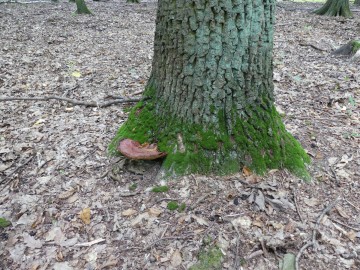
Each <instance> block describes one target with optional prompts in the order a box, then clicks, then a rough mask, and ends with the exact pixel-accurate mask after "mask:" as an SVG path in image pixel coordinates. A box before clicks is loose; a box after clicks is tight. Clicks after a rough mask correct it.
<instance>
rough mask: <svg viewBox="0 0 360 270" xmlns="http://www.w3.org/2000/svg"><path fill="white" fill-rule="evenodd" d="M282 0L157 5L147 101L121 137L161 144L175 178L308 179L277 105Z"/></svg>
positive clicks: (302, 157)
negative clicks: (252, 174)
mask: <svg viewBox="0 0 360 270" xmlns="http://www.w3.org/2000/svg"><path fill="white" fill-rule="evenodd" d="M274 9H275V0H237V1H236V0H235V1H223V0H212V1H205V0H201V1H187V0H183V1H166V0H163V1H161V0H160V1H159V2H158V11H157V20H156V32H155V42H154V59H153V65H152V73H151V77H150V79H149V82H148V85H147V87H146V91H145V96H146V97H148V98H149V100H148V101H146V102H141V103H139V104H138V105H137V106H135V108H134V109H133V110H132V112H131V113H130V115H129V119H128V121H127V122H126V123H125V124H124V125H123V126H122V127H121V128H120V130H119V132H118V135H117V136H116V138H115V139H114V141H113V143H112V145H111V147H110V149H115V148H116V145H117V143H118V142H119V140H121V139H124V138H130V139H134V140H137V141H139V142H141V143H144V142H158V145H159V147H160V150H161V151H165V152H167V153H168V155H167V157H166V159H165V161H164V163H163V167H164V168H166V169H167V170H168V171H169V172H174V173H175V174H184V173H191V172H195V173H209V172H212V173H216V174H224V173H233V172H236V171H240V170H241V169H242V168H243V166H247V167H250V168H252V169H253V170H255V171H256V172H258V173H264V172H265V171H266V169H268V168H280V167H287V168H289V169H290V170H292V171H293V172H295V173H297V174H298V175H301V176H304V177H306V176H308V174H307V172H306V170H305V167H304V161H305V162H308V161H309V159H308V157H307V155H306V154H305V152H304V150H303V149H302V148H301V146H300V144H299V143H298V142H297V141H296V140H295V139H294V138H293V137H292V136H291V135H290V134H289V133H287V132H286V130H285V128H284V125H283V124H282V122H281V118H280V116H279V114H278V113H277V112H276V110H275V107H274V105H273V101H274V97H273V82H272V73H273V67H272V49H273V26H274V15H275V10H274Z"/></svg>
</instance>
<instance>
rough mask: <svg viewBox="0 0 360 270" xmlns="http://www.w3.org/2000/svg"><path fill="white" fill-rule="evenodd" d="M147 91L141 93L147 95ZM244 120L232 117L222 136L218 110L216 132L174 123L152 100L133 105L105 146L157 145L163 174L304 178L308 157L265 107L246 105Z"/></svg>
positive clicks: (223, 126) (268, 106)
mask: <svg viewBox="0 0 360 270" xmlns="http://www.w3.org/2000/svg"><path fill="white" fill-rule="evenodd" d="M153 91H154V90H153V89H148V90H147V92H146V93H147V94H149V93H150V92H153ZM247 112H248V114H249V115H250V116H248V117H244V118H240V117H237V116H236V114H235V113H233V118H234V119H233V121H234V123H236V124H235V126H234V128H233V129H232V133H231V134H228V132H227V128H226V121H225V117H224V114H223V112H221V111H220V112H219V113H218V122H219V126H220V128H215V127H212V126H207V127H203V126H202V125H198V124H191V123H186V122H180V121H179V120H177V119H175V118H174V117H171V116H167V117H166V116H160V115H158V114H157V113H156V110H155V104H154V101H153V100H151V99H150V100H148V101H143V102H139V103H138V104H137V105H136V106H135V107H134V108H133V109H132V111H131V112H130V115H129V118H128V120H127V121H126V122H125V124H124V125H123V126H121V128H120V129H119V131H118V134H117V135H116V137H115V138H114V140H113V141H112V143H111V145H110V152H111V153H113V154H116V153H117V151H116V147H117V145H118V143H119V141H120V140H122V139H125V138H130V139H133V140H136V141H139V142H140V143H144V142H148V143H157V144H158V147H159V149H160V151H164V152H166V153H168V155H167V156H166V158H165V160H164V162H163V167H164V169H165V170H166V172H167V175H168V176H173V175H184V174H189V173H200V174H211V173H215V174H222V175H224V174H231V173H236V172H239V171H241V169H242V168H243V166H247V167H249V168H251V169H252V170H253V171H255V172H256V173H258V174H263V173H265V172H266V171H267V170H268V169H274V168H287V169H289V170H290V171H291V172H293V173H294V174H295V175H297V176H299V177H301V178H304V179H309V174H308V172H307V170H306V168H305V165H304V163H309V162H310V159H309V157H308V156H307V154H306V153H305V151H304V150H303V149H302V147H301V145H300V144H299V143H298V142H297V141H296V140H295V139H294V138H293V137H292V136H291V134H289V133H288V132H287V131H286V130H285V127H284V125H283V123H282V121H281V117H280V115H279V114H278V113H277V111H276V109H275V107H274V106H273V105H271V103H268V104H267V101H266V100H264V104H262V106H258V107H249V108H247Z"/></svg>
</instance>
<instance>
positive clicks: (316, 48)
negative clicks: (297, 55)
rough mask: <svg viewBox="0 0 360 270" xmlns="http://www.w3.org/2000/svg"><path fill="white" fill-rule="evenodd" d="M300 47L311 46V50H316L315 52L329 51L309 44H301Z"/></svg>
mask: <svg viewBox="0 0 360 270" xmlns="http://www.w3.org/2000/svg"><path fill="white" fill-rule="evenodd" d="M299 45H300V46H309V47H311V48H314V49H315V50H319V51H322V52H326V51H327V50H324V49H321V48H319V47H317V46H315V45H313V44H307V43H299Z"/></svg>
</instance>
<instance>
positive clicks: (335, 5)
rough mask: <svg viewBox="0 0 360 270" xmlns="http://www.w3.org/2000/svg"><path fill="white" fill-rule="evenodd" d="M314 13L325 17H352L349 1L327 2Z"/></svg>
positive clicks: (335, 0) (331, 0)
mask: <svg viewBox="0 0 360 270" xmlns="http://www.w3.org/2000/svg"><path fill="white" fill-rule="evenodd" d="M314 13H316V14H318V15H327V16H343V17H347V18H349V17H352V13H351V10H350V5H349V0H327V1H326V3H325V4H324V5H323V6H322V7H321V8H320V9H318V10H315V11H314Z"/></svg>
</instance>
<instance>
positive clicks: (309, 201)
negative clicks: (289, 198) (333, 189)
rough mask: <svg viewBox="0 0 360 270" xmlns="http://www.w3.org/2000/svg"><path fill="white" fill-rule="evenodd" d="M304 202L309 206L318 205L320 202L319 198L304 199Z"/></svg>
mask: <svg viewBox="0 0 360 270" xmlns="http://www.w3.org/2000/svg"><path fill="white" fill-rule="evenodd" d="M304 203H305V204H306V205H308V206H316V205H318V204H319V200H318V199H316V198H310V199H307V198H305V199H304Z"/></svg>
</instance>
